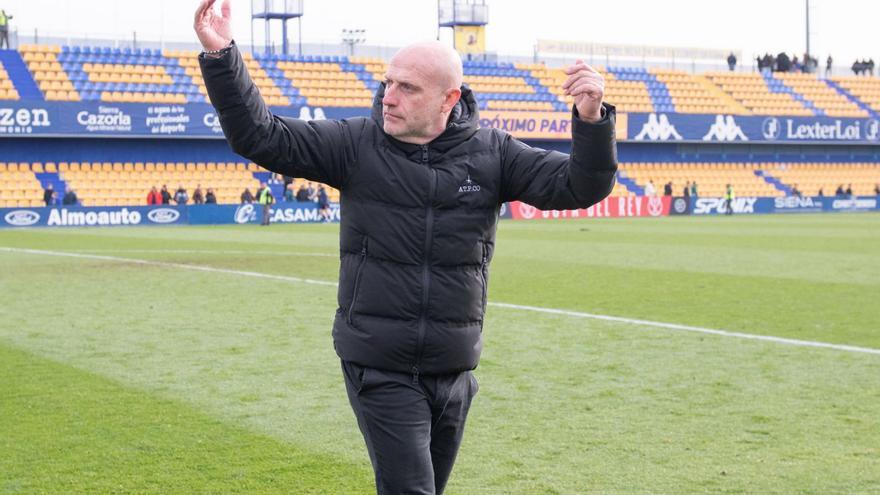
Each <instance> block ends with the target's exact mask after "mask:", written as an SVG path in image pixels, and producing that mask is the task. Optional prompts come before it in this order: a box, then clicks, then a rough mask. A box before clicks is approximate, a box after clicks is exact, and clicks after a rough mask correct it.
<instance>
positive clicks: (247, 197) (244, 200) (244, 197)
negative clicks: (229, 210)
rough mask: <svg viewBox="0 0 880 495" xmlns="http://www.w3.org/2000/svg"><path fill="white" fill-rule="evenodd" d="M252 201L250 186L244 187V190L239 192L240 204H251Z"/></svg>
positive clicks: (252, 195)
mask: <svg viewBox="0 0 880 495" xmlns="http://www.w3.org/2000/svg"><path fill="white" fill-rule="evenodd" d="M254 201H256V200H255V199H254V194H253V193H252V192H251V190H250V188H245V190H244V192H243V193H241V204H243V205H247V204H251V203H253V202H254Z"/></svg>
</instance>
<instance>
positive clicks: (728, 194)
mask: <svg viewBox="0 0 880 495" xmlns="http://www.w3.org/2000/svg"><path fill="white" fill-rule="evenodd" d="M735 199H736V193H734V192H733V186H732V185H730V184H727V187H726V188H725V190H724V210H725V211H724V214H725V215H733V200H735Z"/></svg>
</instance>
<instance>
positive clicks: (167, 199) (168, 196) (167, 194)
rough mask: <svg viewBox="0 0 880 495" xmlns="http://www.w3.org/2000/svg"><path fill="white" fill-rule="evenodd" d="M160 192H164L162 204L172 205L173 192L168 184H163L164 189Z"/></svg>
mask: <svg viewBox="0 0 880 495" xmlns="http://www.w3.org/2000/svg"><path fill="white" fill-rule="evenodd" d="M160 193H161V194H162V204H163V205H170V204H171V193H170V192H168V185H167V184H162V191H160Z"/></svg>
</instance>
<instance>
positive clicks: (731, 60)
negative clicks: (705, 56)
mask: <svg viewBox="0 0 880 495" xmlns="http://www.w3.org/2000/svg"><path fill="white" fill-rule="evenodd" d="M727 66H728V67H730V72H733V71H734V70H735V69H736V55H734V54H733V52H730V55H728V56H727Z"/></svg>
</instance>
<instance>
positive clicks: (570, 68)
mask: <svg viewBox="0 0 880 495" xmlns="http://www.w3.org/2000/svg"><path fill="white" fill-rule="evenodd" d="M581 70H586V71H587V72H596V69H594V68H592V67H590V66H589V65H587V64H585V63H584V62H583V61H582V60H578V61H577V62H575V64H574V65H570V66H568V67H566V68H565V73H566V74H568V75H571V74H574V73H575V72H578V71H581ZM596 73H597V74H598V72H596Z"/></svg>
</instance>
